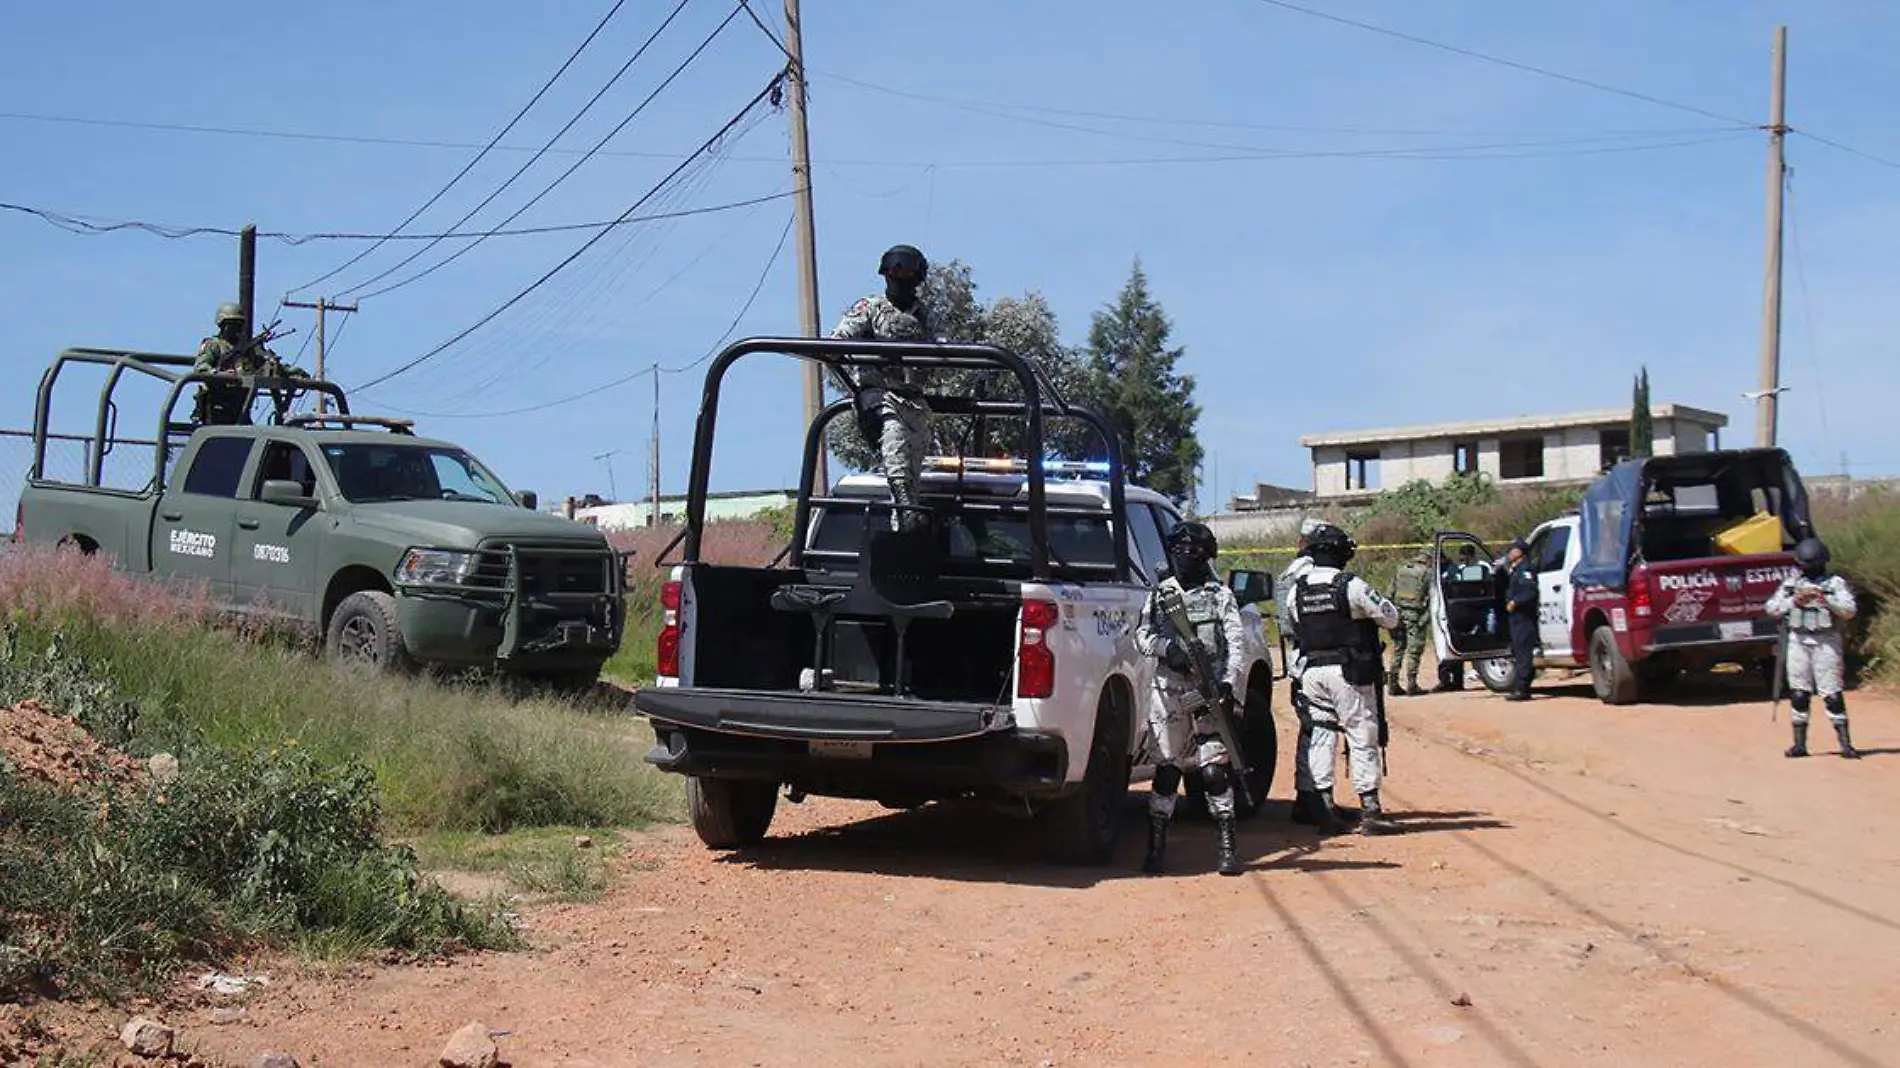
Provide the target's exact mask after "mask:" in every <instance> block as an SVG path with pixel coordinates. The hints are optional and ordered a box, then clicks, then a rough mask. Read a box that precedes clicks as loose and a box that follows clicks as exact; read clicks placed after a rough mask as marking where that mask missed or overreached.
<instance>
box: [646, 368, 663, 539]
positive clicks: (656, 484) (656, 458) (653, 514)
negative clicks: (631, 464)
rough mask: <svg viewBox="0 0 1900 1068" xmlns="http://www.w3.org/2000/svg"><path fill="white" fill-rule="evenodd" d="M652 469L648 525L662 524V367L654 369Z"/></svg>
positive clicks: (649, 487)
mask: <svg viewBox="0 0 1900 1068" xmlns="http://www.w3.org/2000/svg"><path fill="white" fill-rule="evenodd" d="M651 464H652V470H650V471H649V472H648V476H649V478H650V479H651V482H650V483H649V485H648V486H647V492H648V494H649V496H650V497H651V498H652V500H653V505H652V507H651V508H649V509H648V510H647V526H650V527H657V526H659V525H660V369H659V368H658V367H655V368H654V369H653V456H652V459H651Z"/></svg>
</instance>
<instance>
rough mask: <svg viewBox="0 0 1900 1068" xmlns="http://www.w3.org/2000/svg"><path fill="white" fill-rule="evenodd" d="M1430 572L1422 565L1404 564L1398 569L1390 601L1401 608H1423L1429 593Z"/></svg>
mask: <svg viewBox="0 0 1900 1068" xmlns="http://www.w3.org/2000/svg"><path fill="white" fill-rule="evenodd" d="M1431 583H1432V579H1431V572H1429V571H1427V570H1426V569H1425V565H1423V564H1416V563H1413V564H1406V565H1404V566H1403V567H1401V568H1399V575H1398V578H1397V579H1395V580H1394V581H1393V583H1392V600H1393V601H1394V602H1395V603H1397V604H1398V605H1399V607H1401V608H1423V607H1425V603H1426V600H1427V598H1428V597H1429V596H1430V591H1431V588H1432V586H1431Z"/></svg>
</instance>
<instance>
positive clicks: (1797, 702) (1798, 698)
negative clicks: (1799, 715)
mask: <svg viewBox="0 0 1900 1068" xmlns="http://www.w3.org/2000/svg"><path fill="white" fill-rule="evenodd" d="M1813 703H1814V695H1813V694H1811V693H1809V692H1808V691H1806V690H1796V691H1794V692H1793V693H1790V694H1789V695H1788V706H1789V707H1790V708H1793V709H1794V710H1795V711H1796V712H1806V711H1807V710H1808V708H1809V707H1810V706H1811V705H1812V704H1813Z"/></svg>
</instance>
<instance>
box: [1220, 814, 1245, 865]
mask: <svg viewBox="0 0 1900 1068" xmlns="http://www.w3.org/2000/svg"><path fill="white" fill-rule="evenodd" d="M1214 827H1215V829H1216V830H1218V831H1219V832H1220V859H1219V861H1218V862H1217V863H1216V864H1215V870H1216V871H1218V872H1220V873H1221V874H1222V875H1239V874H1240V873H1241V872H1242V871H1244V870H1245V869H1244V868H1243V867H1242V866H1241V863H1240V852H1239V847H1238V845H1237V844H1236V843H1235V842H1234V817H1233V816H1232V815H1231V814H1230V815H1226V816H1216V817H1214Z"/></svg>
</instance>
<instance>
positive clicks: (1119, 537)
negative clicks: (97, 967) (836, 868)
mask: <svg viewBox="0 0 1900 1068" xmlns="http://www.w3.org/2000/svg"><path fill="white" fill-rule="evenodd" d="M747 346H755V347H754V348H750V349H748V348H747ZM734 348H735V349H739V350H742V351H740V352H739V355H744V354H745V352H746V351H781V352H783V351H790V352H794V353H797V354H800V355H806V354H812V355H811V356H808V358H819V359H825V360H831V361H836V362H837V363H838V364H842V365H844V366H863V365H865V364H869V363H874V362H876V361H877V360H880V359H888V358H892V357H893V356H896V357H902V358H905V359H906V361H907V362H913V363H914V364H917V365H922V366H939V365H938V364H932V363H930V362H929V361H930V360H933V359H952V360H954V359H961V360H963V361H965V363H963V364H955V363H953V364H950V365H951V366H967V365H969V361H971V360H973V359H977V358H980V359H983V360H987V361H992V362H996V363H1001V364H1002V365H1003V366H1004V367H1006V368H1008V369H1012V370H1015V369H1018V368H1020V367H1022V364H1021V361H1018V360H1016V358H1015V357H1014V356H1013V355H1012V354H1008V353H1007V352H1005V351H1004V350H999V349H994V348H991V347H988V346H968V345H916V344H908V343H895V342H856V341H854V342H838V341H828V340H827V341H811V340H805V339H758V340H755V341H749V342H741V343H740V344H739V345H737V346H735V347H734ZM893 350H896V351H893ZM731 353H732V350H728V357H730V356H731ZM887 354H888V355H887ZM733 358H736V357H733ZM854 360H855V361H858V362H856V363H853V361H854ZM729 362H730V359H729V358H727V357H722V358H721V360H719V361H716V362H715V364H714V366H713V370H712V371H711V372H710V373H709V378H710V379H711V380H712V381H711V382H710V384H709V386H708V389H707V404H708V405H716V401H717V377H716V376H718V375H719V374H721V373H722V372H723V370H724V367H725V366H726V365H727V364H728V363H729ZM1031 374H1032V372H1029V371H1027V370H1026V369H1025V370H1024V372H1023V376H1022V381H1023V382H1024V383H1025V384H1026V385H1027V388H1029V389H1031V390H1036V389H1038V387H1039V386H1042V385H1043V384H1042V383H1040V382H1039V381H1038V380H1037V379H1035V378H1032V377H1030V375H1031ZM1030 395H1031V396H1035V395H1036V394H1035V393H1031V394H1030ZM1044 397H1045V398H1047V399H1044V400H1042V401H1041V403H1042V404H1043V405H1044V406H1046V408H1047V412H1046V414H1048V415H1051V416H1069V417H1074V418H1082V419H1085V420H1087V421H1089V422H1092V423H1095V424H1096V425H1097V426H1098V427H1100V426H1102V425H1103V424H1102V423H1101V420H1100V417H1099V416H1095V415H1093V413H1089V412H1086V411H1085V410H1083V409H1079V408H1070V407H1068V406H1066V405H1062V404H1060V401H1059V398H1048V395H1047V393H1045V394H1044ZM930 403H931V407H932V409H933V411H934V412H936V413H938V414H939V415H943V414H946V413H954V412H956V411H957V410H958V407H959V405H960V404H961V405H973V404H982V405H985V407H983V408H982V409H981V411H983V412H985V413H988V414H1002V415H1007V414H1008V412H1007V411H1006V409H1008V408H1009V407H1010V406H1009V405H1007V404H1002V403H999V402H971V401H967V400H963V399H960V398H955V397H933V398H931V399H930ZM848 404H849V402H848V401H844V402H839V404H837V405H833V406H832V408H831V409H829V410H827V412H826V414H825V415H824V416H823V417H821V418H820V419H819V420H818V421H816V422H815V423H814V424H813V426H812V428H811V430H810V433H809V436H808V439H807V441H808V447H807V453H806V460H807V462H806V466H805V474H804V479H803V489H802V490H801V493H800V500H799V506H798V513H797V516H798V518H797V521H796V522H795V524H794V526H795V530H796V533H795V534H794V537H793V540H792V544H791V545H790V546H788V548H787V551H786V553H785V554H784V555H783V556H782V557H781V560H780V562H779V563H777V564H776V565H774V566H771V567H734V566H726V565H719V564H713V563H709V562H707V561H705V560H702V559H700V558H699V545H698V538H697V536H696V533H695V532H696V531H697V530H698V529H699V527H698V524H703V518H701V517H703V500H704V494H705V485H704V482H703V481H702V479H701V478H699V477H695V478H694V479H693V482H692V484H691V486H690V488H689V492H688V504H687V515H688V523H687V529H686V530H685V531H684V532H683V533H682V538H681V540H682V542H683V544H684V546H685V552H684V558H683V559H681V560H680V561H678V562H677V563H676V564H674V565H673V567H672V571H671V573H670V575H669V581H668V582H667V583H666V585H665V593H664V607H665V610H666V616H665V627H664V630H663V631H662V633H661V635H660V637H659V650H658V652H659V673H660V679H659V681H658V684H657V685H655V686H653V687H649V688H645V689H642V690H640V691H639V692H638V693H637V694H636V696H635V705H636V707H637V709H638V710H639V711H640V712H641V713H642V714H643V715H645V716H646V717H647V718H648V719H649V720H650V721H651V723H652V726H653V730H654V733H655V736H656V741H657V744H656V745H655V747H654V749H653V751H652V753H651V754H649V756H648V758H647V759H648V760H649V761H650V762H652V763H653V764H654V765H656V766H658V767H660V768H662V769H664V770H667V771H671V772H676V773H678V774H682V775H685V776H688V796H689V799H690V802H691V809H692V817H693V825H694V828H695V830H696V831H697V832H698V833H699V836H700V838H701V839H702V840H703V841H704V842H705V843H706V844H707V845H709V846H713V847H715V848H732V847H739V846H746V845H751V844H754V843H756V842H757V841H759V840H760V839H761V838H763V837H764V835H765V833H766V830H767V828H768V826H769V825H770V823H771V820H772V816H773V813H774V810H775V808H776V806H777V801H778V797H779V794H780V791H781V790H783V791H784V792H785V794H786V795H787V796H788V797H790V798H791V799H793V800H798V799H801V798H802V797H803V796H805V795H808V794H809V795H824V796H834V797H851V798H865V799H871V800H877V801H880V802H883V803H885V804H886V805H889V806H893V807H909V806H913V805H917V804H922V803H925V802H928V801H932V800H938V799H946V798H954V797H964V796H975V797H983V798H990V799H1002V800H1007V801H1009V802H1010V803H1011V804H1012V805H1014V806H1015V808H1016V809H1017V810H1019V811H1021V810H1024V809H1027V810H1028V811H1030V812H1033V813H1034V814H1035V815H1036V816H1037V817H1038V818H1039V819H1040V821H1041V822H1042V824H1043V827H1044V830H1045V831H1046V840H1047V844H1048V848H1049V851H1050V853H1051V854H1052V856H1053V857H1054V858H1055V859H1058V860H1060V861H1064V862H1070V863H1101V862H1103V861H1105V860H1107V858H1108V856H1109V854H1110V852H1111V850H1112V849H1113V847H1114V843H1115V839H1116V836H1117V834H1118V832H1119V829H1120V825H1121V819H1122V815H1123V811H1124V809H1125V807H1126V805H1125V803H1124V802H1125V798H1126V796H1127V793H1128V789H1129V784H1130V783H1131V782H1137V781H1146V780H1147V779H1149V778H1151V777H1152V775H1153V766H1154V763H1155V759H1156V753H1155V748H1154V743H1153V739H1152V737H1151V736H1150V733H1149V731H1148V729H1147V724H1146V715H1145V711H1144V710H1145V707H1146V705H1145V702H1146V700H1147V695H1148V693H1149V690H1150V687H1151V684H1152V681H1153V672H1154V664H1153V662H1152V661H1151V660H1149V659H1148V658H1145V657H1142V656H1140V655H1139V654H1138V653H1137V652H1136V650H1135V646H1134V631H1135V627H1136V623H1137V619H1138V616H1139V614H1140V611H1141V607H1142V604H1143V601H1144V599H1145V598H1146V596H1147V593H1148V590H1149V589H1150V588H1151V587H1152V585H1153V584H1154V582H1155V581H1156V575H1157V570H1158V568H1160V567H1161V566H1162V564H1163V562H1164V560H1165V553H1164V552H1163V549H1162V539H1163V537H1164V535H1165V533H1166V532H1167V530H1168V529H1170V528H1171V527H1172V526H1173V525H1174V524H1176V523H1178V522H1180V515H1179V513H1178V512H1177V510H1176V509H1175V507H1174V505H1173V504H1171V503H1170V502H1169V501H1168V500H1167V499H1166V498H1164V497H1163V496H1161V495H1160V494H1157V493H1153V492H1151V491H1148V490H1145V489H1140V488H1137V487H1132V486H1127V485H1125V484H1123V483H1122V482H1121V480H1120V478H1119V474H1120V460H1119V454H1118V451H1117V450H1116V449H1115V448H1114V443H1113V439H1112V437H1111V438H1109V452H1110V459H1109V461H1108V462H1106V463H1103V464H1100V465H1090V466H1089V468H1087V469H1084V468H1081V467H1079V466H1076V465H1060V464H1052V463H1040V464H1036V465H1033V466H1032V465H1030V464H1028V463H1025V462H1024V461H1022V460H996V459H987V460H985V459H970V460H962V459H958V458H955V457H949V458H942V459H938V460H934V461H933V462H932V463H931V464H930V466H929V469H928V470H927V471H926V474H925V477H924V480H923V486H922V489H921V494H920V498H921V500H920V503H921V505H922V506H923V507H924V508H925V509H927V510H928V511H929V512H930V514H931V524H930V527H931V529H930V531H929V533H928V534H926V535H924V536H922V537H921V538H919V537H918V536H914V535H897V534H893V533H891V532H890V531H889V527H890V525H891V524H890V516H891V508H892V505H891V503H890V498H889V492H888V489H887V487H886V486H885V483H884V481H883V480H882V479H881V478H878V477H874V476H867V475H857V476H851V477H848V478H845V479H843V480H842V481H841V482H839V483H838V484H837V485H836V487H835V488H834V489H833V490H832V492H831V493H829V494H828V495H825V496H817V495H814V494H813V493H812V492H811V485H812V481H813V463H812V460H813V458H814V457H815V455H816V451H817V442H818V441H819V440H820V437H819V435H821V434H822V433H823V427H824V424H825V423H827V422H828V421H829V420H830V419H831V418H833V417H835V416H836V415H839V414H843V412H844V411H846V410H848ZM1014 409H1015V414H1016V415H1017V416H1018V417H1019V418H1020V417H1022V416H1023V415H1024V414H1025V412H1026V411H1033V409H1028V408H1027V406H1026V405H1024V404H1022V403H1021V402H1018V403H1016V404H1015V405H1014ZM707 410H710V409H702V415H701V423H700V433H701V440H700V441H699V442H698V443H697V447H696V453H699V452H703V451H705V450H708V449H709V447H710V440H709V434H710V429H709V428H710V425H711V420H710V419H709V418H708V417H707V415H706V414H705V412H706V411H707ZM1037 414H1038V416H1040V415H1041V414H1044V413H1037ZM1032 424H1033V425H1032V431H1033V433H1032V434H1031V435H1030V437H1031V440H1038V439H1039V437H1040V425H1039V424H1040V417H1038V418H1036V419H1034V420H1032ZM695 471H696V473H698V472H700V471H701V465H700V463H699V457H698V456H697V455H696V458H695ZM1078 476H1081V477H1078ZM1089 476H1093V477H1089ZM1229 583H1230V585H1231V586H1232V587H1233V588H1234V589H1235V592H1236V596H1237V598H1238V599H1239V600H1240V601H1241V603H1242V604H1243V606H1244V607H1243V609H1242V612H1243V615H1244V617H1245V620H1246V626H1245V630H1246V633H1247V639H1246V640H1247V646H1246V648H1245V650H1244V656H1245V657H1246V660H1247V663H1248V671H1247V675H1246V685H1245V688H1244V695H1245V696H1244V704H1243V709H1242V711H1243V715H1242V716H1241V717H1240V718H1239V722H1238V724H1237V730H1238V732H1239V735H1240V741H1241V745H1242V747H1243V749H1244V750H1245V752H1246V755H1247V757H1248V758H1249V759H1248V763H1249V765H1250V766H1249V769H1248V770H1249V775H1248V786H1249V788H1250V792H1251V795H1252V796H1253V797H1254V798H1264V797H1265V796H1266V793H1267V790H1268V788H1269V787H1270V786H1271V783H1272V777H1273V771H1274V759H1275V753H1276V749H1277V746H1276V744H1275V734H1274V723H1273V717H1272V710H1271V701H1272V680H1273V668H1272V663H1271V660H1270V659H1269V655H1268V652H1267V647H1266V642H1265V639H1264V634H1263V632H1262V629H1261V617H1260V610H1259V607H1258V606H1259V605H1260V604H1261V603H1263V602H1265V601H1267V600H1270V599H1271V597H1272V585H1271V578H1270V577H1269V576H1267V575H1265V574H1263V573H1258V572H1246V571H1237V572H1234V573H1232V574H1231V575H1230V576H1229Z"/></svg>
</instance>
